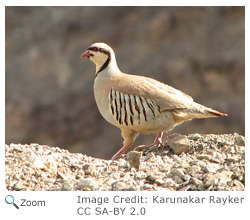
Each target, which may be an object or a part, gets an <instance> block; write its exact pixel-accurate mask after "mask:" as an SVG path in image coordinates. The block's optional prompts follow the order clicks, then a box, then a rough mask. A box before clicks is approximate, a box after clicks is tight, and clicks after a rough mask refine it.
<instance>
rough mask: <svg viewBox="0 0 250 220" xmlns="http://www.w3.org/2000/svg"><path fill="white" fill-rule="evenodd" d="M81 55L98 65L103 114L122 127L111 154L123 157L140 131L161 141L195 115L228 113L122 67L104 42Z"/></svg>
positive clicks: (98, 93)
mask: <svg viewBox="0 0 250 220" xmlns="http://www.w3.org/2000/svg"><path fill="white" fill-rule="evenodd" d="M82 57H88V58H89V59H90V60H91V61H92V62H94V63H95V65H96V74H95V82H94V94H95V99H96V103H97V106H98V109H99V111H100V113H101V114H102V116H103V117H104V118H105V119H106V120H107V121H108V122H109V123H111V124H113V125H115V126H117V127H118V128H120V129H121V131H122V137H123V138H124V143H123V147H122V148H121V149H120V150H119V151H118V152H117V153H116V154H115V155H114V156H113V157H112V160H114V159H117V158H118V157H120V156H121V155H122V154H123V153H124V152H125V151H127V150H128V149H129V147H130V146H131V145H132V144H133V143H134V141H135V139H136V137H137V136H138V134H139V133H157V136H156V139H155V142H154V143H153V144H152V145H149V146H144V147H143V148H151V147H154V146H157V145H159V144H160V143H161V139H162V135H163V132H164V131H169V130H172V129H173V128H174V127H175V126H176V125H178V124H180V123H182V122H184V121H189V120H192V119H194V118H209V117H221V116H226V115H227V114H224V113H221V112H218V111H215V110H213V109H211V108H207V107H205V106H203V105H200V104H198V103H196V102H194V101H193V99H192V97H190V96H188V95H186V94H185V93H183V92H181V91H179V90H177V89H174V88H173V87H171V86H169V85H166V84H163V83H161V82H159V81H157V80H154V79H151V78H148V77H143V76H137V75H130V74H126V73H123V72H121V71H120V69H119V68H118V66H117V63H116V58H115V53H114V51H113V50H112V48H111V47H110V46H108V45H107V44H105V43H94V44H92V45H91V46H90V47H89V48H88V50H86V51H85V52H84V53H83V54H82Z"/></svg>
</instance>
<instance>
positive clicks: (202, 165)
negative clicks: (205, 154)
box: [197, 160, 206, 168]
mask: <svg viewBox="0 0 250 220" xmlns="http://www.w3.org/2000/svg"><path fill="white" fill-rule="evenodd" d="M197 165H198V166H199V167H201V168H204V167H205V166H206V163H205V162H204V161H202V160H200V161H198V163H197Z"/></svg>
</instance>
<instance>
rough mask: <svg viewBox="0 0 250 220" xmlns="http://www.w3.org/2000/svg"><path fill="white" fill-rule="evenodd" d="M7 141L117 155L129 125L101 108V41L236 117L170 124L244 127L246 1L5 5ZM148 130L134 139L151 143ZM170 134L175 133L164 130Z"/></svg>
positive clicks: (220, 129)
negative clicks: (97, 61) (95, 53)
mask: <svg viewBox="0 0 250 220" xmlns="http://www.w3.org/2000/svg"><path fill="white" fill-rule="evenodd" d="M5 13H6V14H5V16H6V32H5V43H6V47H5V48H6V60H5V67H6V73H5V74H6V76H5V79H6V87H5V88H6V93H5V94H6V106H5V114H6V121H5V123H6V144H10V143H16V144H17V143H22V144H25V143H27V144H30V143H39V144H44V145H49V146H58V147H60V148H63V149H68V150H69V151H70V152H78V153H84V154H87V155H88V156H93V157H100V158H105V159H110V157H111V156H112V155H113V154H114V153H115V152H116V151H118V150H119V149H120V148H121V147H122V142H123V139H122V137H121V135H120V130H119V129H118V128H116V127H114V126H113V125H110V124H109V123H108V122H106V121H105V119H103V118H102V116H101V115H100V113H99V111H98V109H97V106H96V103H95V100H94V94H93V81H94V74H95V66H94V64H93V63H92V62H91V61H89V60H88V59H81V58H80V56H81V54H82V53H83V52H84V51H85V50H86V49H87V48H88V47H89V46H90V45H91V44H92V43H94V42H105V43H107V44H109V45H110V46H111V47H112V48H113V49H114V51H115V53H116V57H117V62H118V66H119V67H120V69H121V70H122V71H123V72H127V73H131V74H136V75H144V76H149V77H152V78H155V79H157V80H159V81H162V82H164V83H166V84H169V85H171V86H173V87H175V88H177V89H179V90H181V91H183V92H185V93H187V94H189V95H190V96H192V97H193V98H194V100H195V101H196V102H198V103H201V104H203V105H205V106H208V107H211V108H214V109H216V110H219V111H221V112H224V113H228V117H223V118H214V119H194V120H193V121H191V122H186V123H184V124H182V125H180V126H178V127H176V128H175V129H174V130H173V131H171V132H169V133H175V132H177V133H181V134H191V133H196V132H197V133H215V134H220V133H221V134H222V133H234V132H237V133H239V134H241V135H244V134H245V8H244V7H6V8H5ZM154 137H155V135H145V134H141V135H140V136H139V137H138V138H137V140H136V142H135V143H134V145H133V147H136V146H138V145H141V144H150V143H151V142H153V140H154ZM165 137H166V135H165Z"/></svg>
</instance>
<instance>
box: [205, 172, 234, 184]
mask: <svg viewBox="0 0 250 220" xmlns="http://www.w3.org/2000/svg"><path fill="white" fill-rule="evenodd" d="M232 174H233V172H231V171H222V172H221V173H216V174H214V175H211V176H209V178H208V179H207V181H206V182H205V186H206V187H209V186H210V185H215V184H217V183H218V181H219V180H220V181H225V182H227V181H229V178H230V177H231V176H232Z"/></svg>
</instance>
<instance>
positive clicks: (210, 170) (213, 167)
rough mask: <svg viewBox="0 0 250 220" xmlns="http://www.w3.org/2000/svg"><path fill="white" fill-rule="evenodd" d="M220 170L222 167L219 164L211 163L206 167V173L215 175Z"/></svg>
mask: <svg viewBox="0 0 250 220" xmlns="http://www.w3.org/2000/svg"><path fill="white" fill-rule="evenodd" d="M219 168H220V165H219V164H217V163H209V164H207V165H206V166H205V169H204V170H205V172H207V173H215V172H216V171H217V170H218V169H219Z"/></svg>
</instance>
